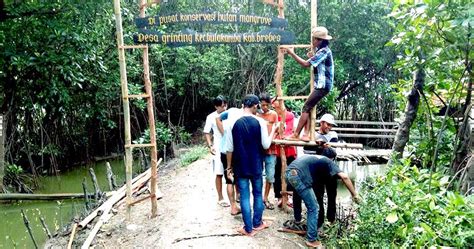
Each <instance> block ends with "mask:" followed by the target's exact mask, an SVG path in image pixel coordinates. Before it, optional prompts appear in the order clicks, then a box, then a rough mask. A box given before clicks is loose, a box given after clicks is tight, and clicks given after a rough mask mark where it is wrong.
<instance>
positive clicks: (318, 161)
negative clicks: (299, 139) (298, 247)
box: [285, 155, 359, 247]
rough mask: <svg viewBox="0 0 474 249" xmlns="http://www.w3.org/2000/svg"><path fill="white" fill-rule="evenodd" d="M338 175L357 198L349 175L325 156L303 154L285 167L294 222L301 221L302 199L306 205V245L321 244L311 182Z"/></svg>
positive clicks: (356, 197) (317, 207) (355, 198)
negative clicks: (291, 193) (291, 194)
mask: <svg viewBox="0 0 474 249" xmlns="http://www.w3.org/2000/svg"><path fill="white" fill-rule="evenodd" d="M336 175H337V176H338V177H340V178H341V179H342V182H343V183H344V184H345V185H346V187H347V189H348V190H349V192H350V193H351V195H352V197H353V198H354V200H355V201H358V200H359V197H358V195H357V192H356V191H355V189H354V185H352V182H351V180H350V179H349V176H348V175H347V174H346V173H343V172H342V171H341V170H340V169H339V167H338V166H337V164H335V163H334V162H333V161H331V160H330V159H328V158H327V157H320V156H313V155H303V156H301V157H298V158H297V159H296V160H295V161H293V162H292V163H291V164H290V165H288V168H287V169H286V173H285V178H286V181H287V182H288V184H289V185H290V186H291V187H292V188H293V189H294V193H293V199H294V206H293V211H294V216H295V221H296V222H301V218H302V217H301V201H300V199H302V200H303V201H304V203H305V205H306V209H307V218H306V225H307V227H308V230H307V232H306V239H307V241H306V245H308V246H310V247H318V246H321V242H319V241H318V230H317V225H318V209H319V205H318V201H317V199H316V195H315V193H314V191H313V188H312V186H313V184H315V183H317V182H324V181H326V179H330V178H331V177H334V176H336Z"/></svg>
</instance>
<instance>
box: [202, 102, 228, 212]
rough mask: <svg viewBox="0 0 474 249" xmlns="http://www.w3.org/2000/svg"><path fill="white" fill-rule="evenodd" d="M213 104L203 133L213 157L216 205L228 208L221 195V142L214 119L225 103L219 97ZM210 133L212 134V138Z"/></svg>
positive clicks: (222, 167) (222, 171)
mask: <svg viewBox="0 0 474 249" xmlns="http://www.w3.org/2000/svg"><path fill="white" fill-rule="evenodd" d="M213 104H214V108H216V111H214V112H212V113H211V114H209V115H207V118H206V124H205V125H204V130H203V132H204V135H205V137H206V143H207V146H208V148H209V151H210V152H211V154H212V155H213V157H212V168H213V171H214V174H215V175H216V179H215V182H216V191H217V197H218V200H217V203H218V204H219V205H221V206H222V207H228V206H229V203H227V202H226V201H225V200H224V196H223V195H222V176H223V175H224V166H223V165H222V162H221V158H220V155H221V153H220V149H219V147H220V144H221V140H222V134H221V133H220V132H219V130H218V129H217V126H216V118H217V117H218V116H219V115H220V113H222V112H224V111H225V110H226V109H227V101H226V99H225V98H224V97H223V96H221V95H219V96H217V97H216V98H215V99H214V100H213ZM211 131H212V134H213V136H212V137H211Z"/></svg>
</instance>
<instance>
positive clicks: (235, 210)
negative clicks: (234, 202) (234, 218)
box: [230, 207, 242, 215]
mask: <svg viewBox="0 0 474 249" xmlns="http://www.w3.org/2000/svg"><path fill="white" fill-rule="evenodd" d="M240 213H242V210H240V208H237V207H236V208H235V209H233V208H232V210H230V215H238V214H240Z"/></svg>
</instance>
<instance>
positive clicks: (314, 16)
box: [309, 0, 318, 141]
mask: <svg viewBox="0 0 474 249" xmlns="http://www.w3.org/2000/svg"><path fill="white" fill-rule="evenodd" d="M317 26H318V1H317V0H311V30H313V28H316V27H317ZM309 41H310V44H311V45H313V41H312V35H311V34H310V37H309ZM310 68H311V69H310V86H311V87H310V89H311V93H312V92H313V91H314V89H313V85H314V67H310ZM317 109H318V108H317V106H314V107H313V109H312V110H311V115H310V123H309V139H310V141H314V131H315V127H316V124H315V121H316V110H317Z"/></svg>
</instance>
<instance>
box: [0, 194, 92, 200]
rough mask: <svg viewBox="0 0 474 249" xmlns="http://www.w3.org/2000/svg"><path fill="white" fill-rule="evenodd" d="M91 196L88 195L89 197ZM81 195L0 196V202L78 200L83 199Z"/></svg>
mask: <svg viewBox="0 0 474 249" xmlns="http://www.w3.org/2000/svg"><path fill="white" fill-rule="evenodd" d="M91 196H92V194H88V197H91ZM84 197H85V196H84V194H83V193H58V194H20V193H11V194H0V200H2V201H13V200H64V199H78V198H84Z"/></svg>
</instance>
